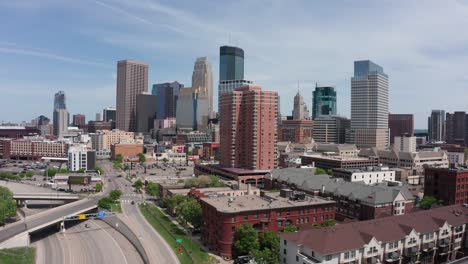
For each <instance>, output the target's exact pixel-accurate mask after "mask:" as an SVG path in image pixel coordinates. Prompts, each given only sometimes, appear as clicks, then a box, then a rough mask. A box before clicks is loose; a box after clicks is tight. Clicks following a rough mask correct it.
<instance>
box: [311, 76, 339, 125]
mask: <svg viewBox="0 0 468 264" xmlns="http://www.w3.org/2000/svg"><path fill="white" fill-rule="evenodd" d="M322 115H336V91H335V86H334V85H325V84H321V85H319V84H315V91H314V92H313V93H312V119H315V118H317V117H319V116H322Z"/></svg>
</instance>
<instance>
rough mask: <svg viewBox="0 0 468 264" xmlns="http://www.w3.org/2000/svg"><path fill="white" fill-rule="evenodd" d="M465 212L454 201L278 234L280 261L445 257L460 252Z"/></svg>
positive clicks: (345, 263)
mask: <svg viewBox="0 0 468 264" xmlns="http://www.w3.org/2000/svg"><path fill="white" fill-rule="evenodd" d="M467 215H468V208H467V207H465V206H461V205H453V206H446V207H439V208H436V209H432V210H424V211H419V212H416V213H412V214H407V215H401V216H392V217H386V218H382V219H375V220H369V221H363V222H356V223H348V224H341V225H337V226H334V227H327V228H320V229H304V230H300V231H298V232H294V233H288V234H281V235H280V237H281V241H280V244H281V252H280V258H281V263H283V264H296V263H308V264H309V263H324V264H338V263H340V264H351V263H353V264H357V263H395V264H402V263H422V264H425V263H446V262H447V261H450V260H454V259H457V258H461V257H463V256H464V253H463V252H464V250H465V249H466V242H465V240H466V234H465V230H466V225H467V223H468V218H467Z"/></svg>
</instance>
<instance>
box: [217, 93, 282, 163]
mask: <svg viewBox="0 0 468 264" xmlns="http://www.w3.org/2000/svg"><path fill="white" fill-rule="evenodd" d="M277 107H278V94H277V92H273V91H262V88H261V87H260V86H244V87H240V88H237V89H236V90H234V91H231V92H228V93H225V94H223V95H222V96H221V101H220V110H221V119H222V122H221V124H220V151H221V163H220V165H221V166H222V167H234V168H243V169H249V170H271V169H273V168H274V167H275V161H276V158H275V154H276V141H277V134H276V131H277V130H276V129H277V128H276V115H277V111H278V109H277Z"/></svg>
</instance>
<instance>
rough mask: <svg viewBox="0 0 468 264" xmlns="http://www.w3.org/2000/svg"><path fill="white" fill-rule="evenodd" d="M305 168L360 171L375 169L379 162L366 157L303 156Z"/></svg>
mask: <svg viewBox="0 0 468 264" xmlns="http://www.w3.org/2000/svg"><path fill="white" fill-rule="evenodd" d="M301 163H302V165H303V166H307V165H313V164H315V167H318V168H322V169H334V168H341V169H358V168H363V167H374V166H377V165H378V160H376V159H371V158H364V157H348V156H324V155H319V154H318V155H308V154H305V155H301Z"/></svg>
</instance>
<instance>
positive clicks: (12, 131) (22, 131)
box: [0, 126, 41, 138]
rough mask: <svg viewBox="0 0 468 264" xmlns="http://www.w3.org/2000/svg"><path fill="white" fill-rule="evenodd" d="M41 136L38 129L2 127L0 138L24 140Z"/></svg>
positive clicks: (0, 127) (0, 128)
mask: <svg viewBox="0 0 468 264" xmlns="http://www.w3.org/2000/svg"><path fill="white" fill-rule="evenodd" d="M40 134H41V131H40V130H39V129H38V128H37V127H24V126H0V138H22V137H24V136H31V135H40Z"/></svg>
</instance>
